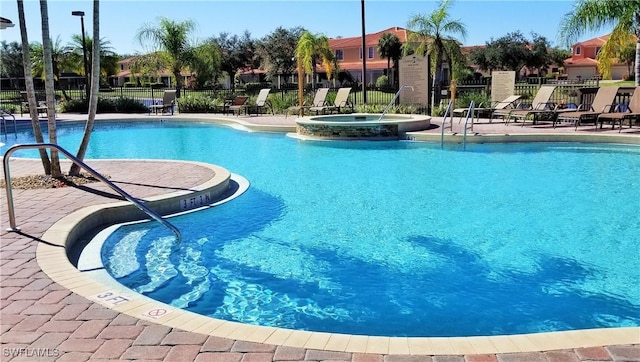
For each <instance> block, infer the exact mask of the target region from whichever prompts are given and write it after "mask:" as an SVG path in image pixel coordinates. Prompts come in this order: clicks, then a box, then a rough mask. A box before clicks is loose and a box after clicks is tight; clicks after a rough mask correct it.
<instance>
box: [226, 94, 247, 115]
mask: <svg viewBox="0 0 640 362" xmlns="http://www.w3.org/2000/svg"><path fill="white" fill-rule="evenodd" d="M247 100H249V97H247V96H236V97H235V98H234V99H233V102H232V103H231V104H230V105H228V106H227V107H226V109H225V110H224V113H225V114H226V113H228V112H229V111H231V112H232V113H233V114H236V112H238V114H237V115H238V116H240V112H242V110H243V109H245V108H246V103H247Z"/></svg>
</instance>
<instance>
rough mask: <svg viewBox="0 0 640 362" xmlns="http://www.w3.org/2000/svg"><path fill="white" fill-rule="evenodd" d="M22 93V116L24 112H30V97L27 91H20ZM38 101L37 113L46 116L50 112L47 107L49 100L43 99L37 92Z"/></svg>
mask: <svg viewBox="0 0 640 362" xmlns="http://www.w3.org/2000/svg"><path fill="white" fill-rule="evenodd" d="M20 95H21V96H22V102H21V103H20V116H21V117H22V114H23V113H25V111H27V112H28V109H29V98H28V96H27V92H20ZM36 103H37V106H36V113H38V116H40V115H41V114H42V115H44V116H46V115H47V113H48V112H49V111H48V108H47V102H45V101H43V100H42V99H38V94H36Z"/></svg>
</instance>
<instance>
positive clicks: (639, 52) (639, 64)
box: [636, 36, 640, 87]
mask: <svg viewBox="0 0 640 362" xmlns="http://www.w3.org/2000/svg"><path fill="white" fill-rule="evenodd" d="M636 87H640V36H639V37H638V41H637V42H636Z"/></svg>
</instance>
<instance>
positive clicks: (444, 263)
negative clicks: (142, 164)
mask: <svg viewBox="0 0 640 362" xmlns="http://www.w3.org/2000/svg"><path fill="white" fill-rule="evenodd" d="M81 131H82V127H63V128H61V129H60V132H59V142H60V144H61V145H62V146H63V147H66V148H68V149H70V150H75V149H76V148H77V145H78V143H79V142H80V138H81ZM28 137H29V135H28V134H24V135H21V136H20V140H19V142H24V141H25V140H26V139H28ZM8 141H11V138H10V137H9V139H8ZM7 143H10V142H7ZM20 154H22V155H32V156H33V155H35V153H25V152H21V153H20ZM87 157H88V158H158V159H185V160H196V161H204V162H209V163H213V164H217V165H220V166H223V167H225V168H227V169H229V170H230V171H231V172H234V173H237V174H240V175H242V176H244V177H246V178H247V179H248V180H249V181H250V182H251V186H250V188H249V189H248V191H246V192H245V193H244V194H243V195H241V196H240V197H239V198H236V199H234V200H233V201H231V202H228V203H226V204H223V205H221V206H217V207H214V208H210V209H207V210H204V211H198V212H195V213H191V214H186V215H182V216H178V217H175V218H173V219H172V223H174V224H175V225H176V226H178V228H180V229H181V230H182V231H183V234H184V235H183V236H184V241H183V243H182V244H181V246H180V252H178V253H171V250H172V249H171V248H172V246H173V245H174V243H175V240H174V237H173V236H172V235H171V233H170V232H169V231H168V230H167V229H165V228H164V227H162V226H161V225H159V224H158V223H155V222H149V223H140V224H133V225H127V226H122V227H120V228H119V229H118V230H117V231H116V232H114V233H113V234H112V235H111V236H109V237H108V239H107V240H106V242H105V243H104V246H103V249H102V257H103V261H104V264H105V266H106V268H107V270H108V271H109V273H111V274H112V275H113V276H114V277H115V278H117V279H118V280H119V281H120V282H121V283H123V284H125V285H127V286H129V287H130V288H132V289H134V290H137V291H139V292H141V293H144V294H146V295H148V296H150V297H152V298H155V299H157V300H161V301H163V302H166V303H170V304H172V305H174V306H177V307H181V308H185V309H188V310H191V311H194V312H197V313H200V314H203V315H208V316H212V317H216V318H221V319H228V320H235V321H241V322H245V323H252V324H260V325H267V326H278V327H284V328H296V329H305V330H312V331H326V332H340V333H352V334H368V335H386V336H469V335H496V334H516V333H530V332H539V331H554V330H568V329H583V328H596V327H618V326H638V325H640V288H639V287H638V285H640V240H639V239H640V237H639V235H640V201H639V200H640V148H638V147H632V146H621V145H604V144H577V143H555V144H551V143H549V144H503V145H474V144H471V145H467V151H466V152H462V151H461V148H460V146H459V145H450V146H447V147H446V148H445V149H444V150H441V149H440V146H439V145H435V144H428V143H412V142H306V141H300V140H296V139H292V138H287V137H285V136H283V135H274V134H259V133H244V132H239V131H234V130H231V129H227V128H220V127H216V126H210V125H204V124H194V123H184V124H182V123H180V122H164V123H127V124H117V123H113V124H110V123H99V124H98V125H97V126H96V128H95V132H94V134H93V136H92V141H91V146H90V148H89V154H88V156H87ZM89 164H90V162H89ZM167 177H180V175H179V174H175V175H167Z"/></svg>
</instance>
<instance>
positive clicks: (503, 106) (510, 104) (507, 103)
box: [451, 95, 522, 123]
mask: <svg viewBox="0 0 640 362" xmlns="http://www.w3.org/2000/svg"><path fill="white" fill-rule="evenodd" d="M520 98H522V96H516V95H513V96H509V97H507V98H505V99H503V100H501V101H497V102H494V103H493V104H492V105H491V107H482V103H480V104H478V107H475V108H474V109H473V113H474V115H475V117H476V118H479V117H480V115H481V114H487V113H488V114H489V123H491V121H492V120H493V115H494V113H495V112H496V111H501V110H507V112H508V111H509V110H512V109H515V105H514V103H515V102H516V101H517V100H518V99H520ZM467 111H468V108H455V109H454V110H453V111H451V115H452V116H456V115H460V118H461V119H462V117H464V116H466V114H467Z"/></svg>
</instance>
